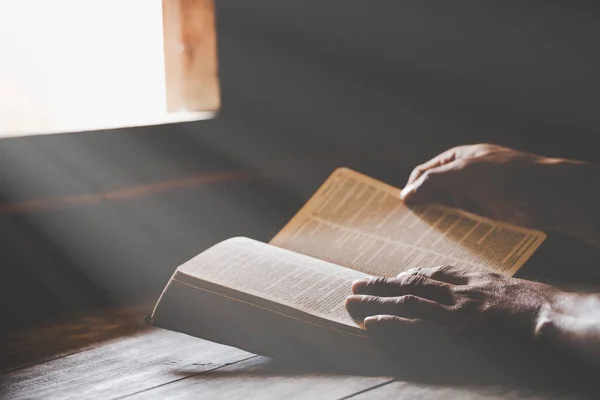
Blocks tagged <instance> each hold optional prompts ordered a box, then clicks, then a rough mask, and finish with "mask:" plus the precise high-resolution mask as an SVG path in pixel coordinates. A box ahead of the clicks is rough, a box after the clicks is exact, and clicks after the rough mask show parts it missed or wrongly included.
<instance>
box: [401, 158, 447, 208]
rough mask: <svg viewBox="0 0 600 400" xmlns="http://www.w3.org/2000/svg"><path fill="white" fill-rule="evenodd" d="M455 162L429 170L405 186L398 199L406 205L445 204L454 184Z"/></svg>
mask: <svg viewBox="0 0 600 400" xmlns="http://www.w3.org/2000/svg"><path fill="white" fill-rule="evenodd" d="M456 167H457V163H456V161H452V162H450V163H448V164H444V165H441V166H439V167H435V168H431V169H429V170H427V171H426V172H425V173H423V174H422V175H421V176H419V178H418V179H417V180H415V181H414V182H412V183H409V184H407V185H406V187H405V188H404V189H402V191H401V192H400V199H402V200H403V201H404V202H405V203H407V204H423V203H447V200H448V199H449V198H451V194H452V193H451V192H452V190H453V187H454V186H455V184H456V182H453V181H455V180H456V173H455V172H456Z"/></svg>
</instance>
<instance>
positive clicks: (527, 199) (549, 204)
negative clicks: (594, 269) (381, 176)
mask: <svg viewBox="0 0 600 400" xmlns="http://www.w3.org/2000/svg"><path fill="white" fill-rule="evenodd" d="M598 182H600V167H598V166H596V165H593V164H589V163H584V162H578V161H572V160H566V159H558V158H548V157H542V156H538V155H535V154H529V153H524V152H520V151H516V150H512V149H508V148H504V147H500V146H495V145H490V144H477V145H470V146H459V147H455V148H453V149H450V150H448V151H445V152H444V153H442V154H440V155H438V156H437V157H434V158H433V159H431V160H429V161H427V162H426V163H424V164H422V165H419V166H418V167H416V168H415V169H414V170H413V172H412V174H411V175H410V178H409V179H408V182H407V184H406V187H405V188H404V190H403V191H402V194H401V197H402V198H403V199H404V201H405V202H406V203H407V204H419V203H426V202H434V203H441V204H445V205H449V206H452V207H457V208H461V209H464V210H466V211H470V212H473V213H475V214H479V215H482V216H486V217H489V218H492V219H496V220H501V221H505V222H509V223H514V224H517V225H524V226H529V227H535V228H539V229H544V230H557V231H561V232H564V233H567V234H571V235H574V236H576V237H579V238H580V239H583V240H586V241H588V242H590V243H595V242H598V243H599V244H600V233H599V231H600V226H599V225H600V224H599V223H598V220H600V218H599V217H597V214H598V213H597V211H596V209H595V206H594V204H596V200H598V199H600V196H598V189H597V186H598Z"/></svg>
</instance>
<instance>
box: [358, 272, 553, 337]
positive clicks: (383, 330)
mask: <svg viewBox="0 0 600 400" xmlns="http://www.w3.org/2000/svg"><path fill="white" fill-rule="evenodd" d="M352 292H353V293H354V295H353V296H350V297H348V299H347V301H346V307H347V309H348V312H349V313H350V315H351V316H352V317H353V318H354V319H355V320H357V321H359V322H364V326H365V328H366V329H367V331H371V333H373V334H374V335H376V336H380V335H383V336H386V335H387V336H390V337H394V336H399V335H403V334H406V332H407V331H408V330H414V329H418V328H419V326H422V327H425V326H430V327H431V326H432V325H437V326H438V327H440V328H446V329H447V330H448V331H450V332H455V333H459V334H461V335H474V336H478V335H480V333H482V331H485V332H495V333H496V334H497V333H499V332H503V333H510V334H511V336H515V335H516V336H520V337H522V338H525V339H531V340H534V339H535V338H536V337H537V336H538V335H539V332H540V329H541V326H543V323H544V322H545V321H546V318H547V315H548V312H549V310H552V309H553V308H554V305H555V304H556V303H557V302H558V300H559V299H560V298H561V296H564V292H561V291H560V290H558V289H556V288H554V287H552V286H549V285H545V284H542V283H537V282H531V281H526V280H522V279H515V278H509V277H506V276H502V275H498V274H493V273H481V272H476V273H473V272H472V273H466V272H461V271H460V270H457V269H454V268H449V267H441V268H440V267H438V268H417V269H413V270H410V271H407V272H405V273H403V274H400V275H398V277H396V278H370V279H365V280H359V281H356V282H354V284H353V285H352Z"/></svg>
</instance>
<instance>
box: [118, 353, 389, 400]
mask: <svg viewBox="0 0 600 400" xmlns="http://www.w3.org/2000/svg"><path fill="white" fill-rule="evenodd" d="M188 376H189V377H187V378H186V379H182V380H180V381H177V382H174V383H171V384H168V385H164V386H161V387H159V388H155V389H153V390H149V391H144V392H140V393H137V394H136V395H133V396H128V397H127V400H135V399H164V398H169V399H180V398H181V399H183V398H192V397H197V396H201V397H202V398H207V399H211V398H215V399H216V398H226V399H229V400H233V399H245V400H248V399H282V398H285V399H300V398H301V399H319V398H327V399H335V398H343V397H346V396H350V395H353V394H355V393H358V392H360V391H363V390H366V389H369V388H372V387H375V386H378V385H382V384H386V383H387V382H390V381H391V378H389V377H368V376H352V375H335V374H327V373H322V372H319V371H315V370H312V369H308V368H302V367H300V366H298V365H292V364H289V363H284V362H278V361H275V360H272V359H269V358H265V357H256V358H253V359H249V360H246V361H243V362H239V363H236V364H233V365H230V366H227V367H224V368H219V369H214V370H212V371H209V372H205V373H202V374H197V375H191V374H190V375H188Z"/></svg>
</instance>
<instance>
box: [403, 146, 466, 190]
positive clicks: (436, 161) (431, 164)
mask: <svg viewBox="0 0 600 400" xmlns="http://www.w3.org/2000/svg"><path fill="white" fill-rule="evenodd" d="M455 159H456V148H452V149H450V150H446V151H444V152H443V153H441V154H438V155H437V156H435V157H433V158H432V159H431V160H429V161H427V162H424V163H423V164H421V165H418V166H416V167H415V169H413V170H412V172H411V174H410V176H409V178H408V182H406V185H410V184H412V183H414V182H415V181H416V180H417V179H419V177H420V176H421V175H423V174H424V173H425V172H426V171H428V170H430V169H432V168H436V167H439V166H442V165H444V164H448V163H449V162H451V161H454V160H455Z"/></svg>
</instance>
